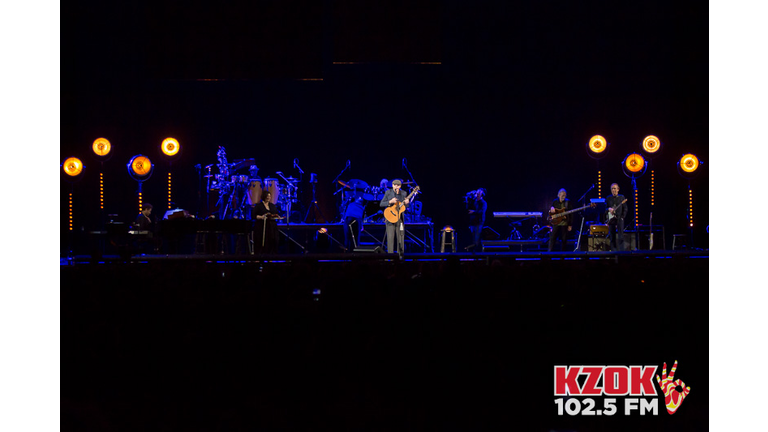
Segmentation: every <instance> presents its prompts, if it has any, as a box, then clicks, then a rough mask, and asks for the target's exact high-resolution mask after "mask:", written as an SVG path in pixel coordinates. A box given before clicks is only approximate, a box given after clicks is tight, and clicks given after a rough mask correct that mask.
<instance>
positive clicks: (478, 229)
mask: <svg viewBox="0 0 768 432" xmlns="http://www.w3.org/2000/svg"><path fill="white" fill-rule="evenodd" d="M470 194H471V195H472V196H471V197H470V200H468V201H467V210H468V211H469V230H470V231H471V232H472V247H474V249H472V251H473V252H480V251H482V250H483V245H482V243H481V236H480V234H481V233H482V232H483V224H485V211H486V210H487V209H488V204H487V203H486V202H485V189H484V188H480V189H478V190H476V191H472V192H470Z"/></svg>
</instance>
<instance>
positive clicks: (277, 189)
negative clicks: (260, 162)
mask: <svg viewBox="0 0 768 432" xmlns="http://www.w3.org/2000/svg"><path fill="white" fill-rule="evenodd" d="M217 157H218V161H219V163H218V164H211V165H208V166H206V169H207V170H208V174H206V175H205V176H204V177H205V178H206V182H207V187H206V190H207V191H208V201H209V210H210V213H211V214H215V215H216V217H218V218H219V219H222V220H223V219H250V218H251V211H250V210H251V209H252V208H253V206H255V205H256V204H258V203H260V202H261V196H262V193H263V191H265V190H268V191H269V192H270V194H271V197H270V203H272V204H275V205H277V207H278V209H279V210H280V213H282V214H284V215H286V216H287V217H290V213H291V206H292V205H294V204H296V203H298V201H299V200H298V189H299V186H298V184H299V179H297V178H294V177H287V178H286V177H284V176H283V173H282V172H280V171H277V172H276V174H277V175H278V176H279V177H280V178H265V179H263V180H262V179H261V178H260V177H259V175H258V171H259V169H258V167H257V166H256V164H255V161H254V159H253V158H251V159H239V160H236V161H234V162H232V163H229V162H227V153H226V150H225V149H224V147H221V146H220V147H219V150H218V152H217ZM214 166H216V167H218V170H219V173H218V174H212V173H211V169H212V168H213V167H214ZM246 168H247V169H248V174H238V173H237V171H240V170H244V169H246ZM281 180H282V182H281ZM212 196H213V197H215V198H216V204H215V205H214V206H213V207H211V206H210V203H211V201H212V200H211V197H212Z"/></svg>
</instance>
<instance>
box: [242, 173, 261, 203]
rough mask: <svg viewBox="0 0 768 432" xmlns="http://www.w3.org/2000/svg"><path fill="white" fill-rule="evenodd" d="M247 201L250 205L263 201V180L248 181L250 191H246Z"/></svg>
mask: <svg viewBox="0 0 768 432" xmlns="http://www.w3.org/2000/svg"><path fill="white" fill-rule="evenodd" d="M246 197H247V198H246V201H247V202H248V205H251V206H252V205H256V204H258V203H260V202H261V180H260V179H251V181H250V182H248V191H247V192H246Z"/></svg>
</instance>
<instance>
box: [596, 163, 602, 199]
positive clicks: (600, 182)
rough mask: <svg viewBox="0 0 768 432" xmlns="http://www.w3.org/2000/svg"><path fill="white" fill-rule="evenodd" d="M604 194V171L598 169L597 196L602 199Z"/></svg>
mask: <svg viewBox="0 0 768 432" xmlns="http://www.w3.org/2000/svg"><path fill="white" fill-rule="evenodd" d="M602 195H603V173H602V171H599V170H598V171H597V198H598V199H600V198H601V197H602Z"/></svg>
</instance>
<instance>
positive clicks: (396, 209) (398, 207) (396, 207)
mask: <svg viewBox="0 0 768 432" xmlns="http://www.w3.org/2000/svg"><path fill="white" fill-rule="evenodd" d="M418 191H419V187H418V186H416V187H415V188H413V190H412V191H411V193H409V194H408V196H407V197H405V199H406V200H410V199H411V197H412V196H413V195H414V194H416V193H417V192H418ZM403 201H405V200H403ZM403 212H405V204H403V203H402V202H401V201H398V202H396V203H394V204H392V205H391V206H389V207H387V208H386V209H385V210H384V218H385V219H387V222H389V223H397V221H399V220H400V215H401V214H403Z"/></svg>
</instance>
